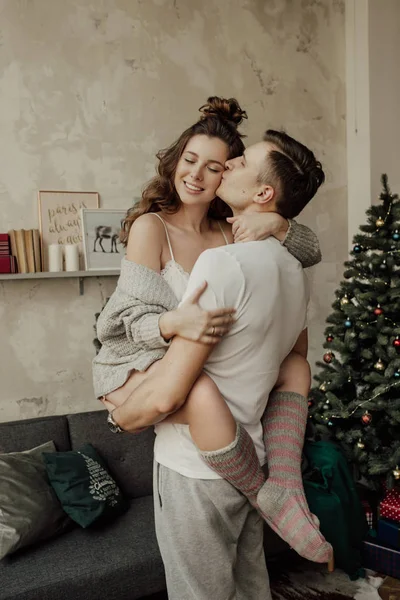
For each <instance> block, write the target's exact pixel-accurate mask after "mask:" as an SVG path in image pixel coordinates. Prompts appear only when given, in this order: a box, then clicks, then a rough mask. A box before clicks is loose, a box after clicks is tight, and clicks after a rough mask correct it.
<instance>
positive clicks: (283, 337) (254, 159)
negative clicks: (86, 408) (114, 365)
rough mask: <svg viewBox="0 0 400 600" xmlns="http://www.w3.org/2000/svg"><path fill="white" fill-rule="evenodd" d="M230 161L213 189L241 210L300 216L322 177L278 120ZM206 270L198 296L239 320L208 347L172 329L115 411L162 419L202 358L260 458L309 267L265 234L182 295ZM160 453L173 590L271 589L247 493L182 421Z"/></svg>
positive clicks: (135, 424)
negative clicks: (160, 354)
mask: <svg viewBox="0 0 400 600" xmlns="http://www.w3.org/2000/svg"><path fill="white" fill-rule="evenodd" d="M226 167H227V170H226V172H225V173H224V176H223V180H222V183H221V186H220V187H219V189H218V190H217V194H218V196H219V197H220V198H222V199H223V200H224V201H225V202H226V203H227V204H229V206H230V207H231V208H232V210H233V213H234V215H235V216H239V215H241V214H249V213H254V212H264V211H274V212H278V213H280V214H282V215H283V216H285V217H287V218H292V217H295V216H297V215H298V214H299V213H300V212H301V210H302V209H303V208H304V206H305V205H306V204H307V203H308V202H309V201H310V200H311V198H312V197H313V196H314V195H315V193H316V191H317V189H318V188H319V186H320V185H321V184H322V183H323V181H324V173H323V171H322V169H321V165H320V163H319V162H317V161H316V160H315V157H314V155H313V154H312V152H311V151H310V150H308V149H307V148H306V147H305V146H303V145H302V144H300V143H299V142H296V141H295V140H294V139H292V138H291V137H289V136H288V135H286V134H284V133H280V132H276V131H272V130H269V131H267V132H266V134H265V136H264V140H263V141H262V142H260V143H259V144H255V145H254V146H251V147H249V148H248V149H247V150H246V151H245V153H244V155H243V156H242V157H239V158H235V159H232V160H229V161H228V162H227V163H226ZM260 274H262V275H260ZM204 280H206V281H207V282H208V287H207V289H206V292H205V293H204V294H203V296H202V298H201V301H200V303H201V306H202V307H203V308H205V309H207V310H210V309H213V308H217V307H222V306H234V307H235V308H236V316H237V321H236V323H235V325H234V326H233V327H232V329H231V331H230V332H229V333H228V334H227V335H226V336H225V337H224V338H223V339H222V341H221V342H220V344H219V345H218V346H217V347H216V348H215V349H214V350H213V351H212V354H211V355H210V352H211V349H210V347H207V346H205V345H202V344H198V343H195V342H191V341H188V340H184V339H180V338H177V339H174V340H173V342H172V344H171V347H170V348H169V350H168V353H167V354H166V356H165V358H164V359H163V361H162V363H163V366H162V368H158V369H157V373H155V374H154V376H152V375H149V376H148V378H147V379H146V381H145V382H144V383H143V384H142V385H141V386H139V387H138V388H137V390H136V392H135V396H134V399H133V401H132V402H130V400H128V401H127V402H125V404H124V405H123V406H121V407H119V408H117V409H116V410H114V411H113V417H114V419H115V421H116V423H118V424H119V425H120V426H121V427H122V429H125V430H128V431H134V430H137V429H139V428H141V427H145V426H147V425H150V424H154V423H157V422H159V421H160V420H162V419H163V418H164V417H165V416H166V415H167V414H170V413H171V412H174V411H175V410H176V409H177V408H179V407H180V406H182V404H183V402H184V400H185V398H186V397H187V395H188V393H189V391H190V389H191V387H192V385H193V383H194V381H195V380H196V378H197V377H198V375H199V374H200V373H201V371H202V370H203V368H204V370H205V372H206V373H207V374H208V375H210V376H211V378H212V379H213V380H214V382H215V383H216V385H217V386H218V388H219V390H220V392H221V393H222V395H223V396H224V398H225V399H226V402H227V404H228V406H229V408H230V410H231V412H232V414H233V416H234V418H235V419H236V421H237V422H239V423H241V424H242V425H243V427H244V428H245V429H246V431H247V433H248V434H250V436H251V438H252V440H253V442H254V445H255V447H256V449H257V453H258V457H259V459H260V462H261V464H263V463H265V462H266V457H265V448H264V445H263V433H262V426H261V422H260V421H261V417H262V415H263V413H264V410H265V407H266V404H267V400H268V395H269V393H270V391H271V390H272V388H273V386H274V385H275V382H276V379H277V376H278V372H279V367H280V365H281V363H282V361H283V360H284V358H285V357H286V356H287V355H288V354H289V352H290V351H291V350H292V349H293V347H294V346H295V345H296V343H297V344H298V345H303V346H304V340H305V338H306V331H305V326H306V308H307V291H306V284H305V279H304V274H303V270H302V268H301V266H300V264H299V263H298V262H297V261H296V260H295V259H294V258H293V257H292V256H291V255H290V254H289V253H288V252H287V250H286V249H285V248H284V247H283V246H282V245H281V244H280V243H279V242H278V241H277V240H274V239H268V240H265V241H262V242H249V243H245V244H235V245H231V246H224V247H220V248H215V249H212V250H207V251H206V252H204V253H203V254H202V255H201V256H200V257H199V259H198V261H197V263H196V265H195V267H194V269H193V271H192V274H191V277H190V281H189V285H188V289H187V292H186V296H188V295H190V294H192V292H193V290H194V289H196V288H197V287H198V286H199V285H200V284H201V282H202V281H204ZM171 448H174V450H175V451H174V453H173V457H174V460H173V461H171V460H170V458H171V457H170V453H171ZM177 449H178V450H179V449H180V450H181V452H180V453H179V452H177ZM231 450H232V449H231V448H228V449H227V451H229V452H230V451H231ZM218 452H220V451H218ZM209 454H210V453H209ZM179 456H181V458H179ZM155 459H156V463H155V477H154V498H155V517H156V531H157V538H158V542H159V545H160V550H161V554H162V556H163V560H164V564H165V570H166V576H167V584H168V592H169V597H170V600H225V599H226V600H228V599H237V600H264V599H265V600H268V598H271V596H270V591H269V583H268V574H267V570H266V565H265V559H264V554H263V522H262V520H261V518H260V516H259V514H258V513H257V511H256V510H255V509H254V508H253V507H252V506H251V505H250V503H249V502H248V501H247V499H246V498H245V497H244V496H243V495H242V494H241V493H240V492H238V491H237V490H236V489H235V488H234V487H232V486H231V485H230V484H229V483H228V482H227V481H225V480H223V479H216V478H215V473H213V478H212V477H211V474H210V477H209V478H205V477H204V476H199V475H198V472H200V471H202V472H204V462H202V458H201V457H200V456H199V453H198V451H197V449H196V447H195V446H194V444H193V442H192V441H191V438H190V436H189V434H188V432H187V431H186V430H185V426H180V427H175V426H173V425H171V424H168V423H164V424H162V426H160V427H159V429H158V431H157V440H156V446H155ZM171 464H172V468H171ZM188 465H189V468H188Z"/></svg>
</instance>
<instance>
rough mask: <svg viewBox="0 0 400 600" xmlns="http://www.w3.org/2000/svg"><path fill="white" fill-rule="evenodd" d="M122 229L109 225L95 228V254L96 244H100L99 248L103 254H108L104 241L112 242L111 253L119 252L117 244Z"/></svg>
mask: <svg viewBox="0 0 400 600" xmlns="http://www.w3.org/2000/svg"><path fill="white" fill-rule="evenodd" d="M120 231H121V230H120V229H119V228H118V227H111V226H109V225H98V226H97V227H95V229H94V232H95V234H96V237H95V240H94V245H93V252H97V250H96V244H97V241H98V242H99V246H100V248H101V249H102V251H103V252H106V250H104V247H103V240H111V250H110V252H118V248H117V242H118V239H119V233H120Z"/></svg>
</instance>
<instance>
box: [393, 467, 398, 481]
mask: <svg viewBox="0 0 400 600" xmlns="http://www.w3.org/2000/svg"><path fill="white" fill-rule="evenodd" d="M393 477H394V478H395V479H396V481H399V479H400V469H399V466H398V465H397V467H396V468H395V469H393Z"/></svg>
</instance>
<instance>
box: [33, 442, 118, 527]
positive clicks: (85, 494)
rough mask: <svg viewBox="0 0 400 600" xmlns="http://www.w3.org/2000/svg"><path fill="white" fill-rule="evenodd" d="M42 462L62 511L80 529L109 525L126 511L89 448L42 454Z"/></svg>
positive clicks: (95, 454)
mask: <svg viewBox="0 0 400 600" xmlns="http://www.w3.org/2000/svg"><path fill="white" fill-rule="evenodd" d="M43 459H44V462H45V464H46V469H47V475H48V477H49V480H50V483H51V485H52V486H53V488H54V491H55V493H56V494H57V496H58V499H59V500H60V502H61V504H62V507H63V509H64V510H65V512H66V513H67V514H68V515H69V516H70V517H71V519H73V520H74V521H75V522H76V523H78V524H79V525H80V526H81V527H85V528H86V527H89V526H90V525H92V524H93V523H97V524H103V523H106V522H109V521H111V520H113V519H114V518H116V517H117V516H119V515H121V514H122V513H123V512H125V510H126V509H127V508H128V503H127V501H126V500H125V499H124V498H123V496H122V493H121V490H120V489H119V487H118V485H117V484H116V483H115V481H114V479H113V478H112V477H111V475H110V474H109V472H108V469H107V465H106V463H105V462H104V460H103V459H102V458H101V456H100V455H99V454H98V453H97V452H96V450H95V449H94V447H93V446H92V445H91V444H85V445H84V446H82V448H80V449H79V450H71V451H69V452H51V453H48V452H45V453H44V454H43Z"/></svg>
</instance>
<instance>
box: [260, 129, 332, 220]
mask: <svg viewBox="0 0 400 600" xmlns="http://www.w3.org/2000/svg"><path fill="white" fill-rule="evenodd" d="M263 140H264V142H268V143H270V144H272V145H273V146H274V148H273V149H271V151H270V152H269V154H268V157H267V159H266V168H265V169H264V170H263V171H262V172H261V173H260V174H259V182H260V183H264V184H269V185H271V186H272V187H273V188H274V189H275V193H276V200H275V202H276V209H277V212H278V213H279V214H281V215H282V216H283V217H286V218H287V219H293V218H294V217H297V215H298V214H299V213H301V211H302V210H303V208H304V207H305V206H306V205H307V204H308V203H309V202H310V200H311V198H313V197H314V195H315V194H316V192H317V190H318V188H319V186H320V185H322V184H323V183H324V181H325V174H324V172H323V170H322V166H321V163H320V162H319V161H318V160H316V158H315V156H314V154H313V153H312V152H311V150H309V149H308V148H307V147H306V146H304V145H303V144H300V142H298V141H296V140H295V139H293V138H292V137H290V136H289V135H287V133H285V132H284V131H274V130H273V129H268V130H267V131H266V132H265V134H264V137H263Z"/></svg>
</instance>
